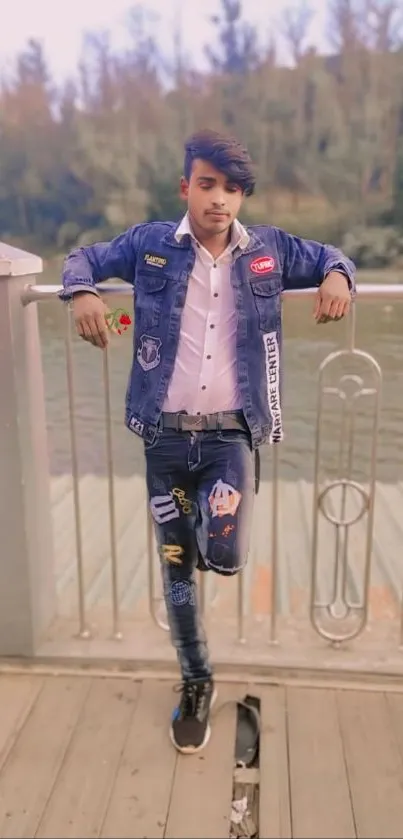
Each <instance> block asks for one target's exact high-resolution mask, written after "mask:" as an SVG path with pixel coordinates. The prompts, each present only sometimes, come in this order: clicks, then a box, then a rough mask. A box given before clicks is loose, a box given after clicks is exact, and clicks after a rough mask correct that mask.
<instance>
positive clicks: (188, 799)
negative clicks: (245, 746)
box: [165, 685, 245, 839]
mask: <svg viewBox="0 0 403 839" xmlns="http://www.w3.org/2000/svg"><path fill="white" fill-rule="evenodd" d="M219 690H220V693H219V697H218V700H217V710H216V711H215V713H213V715H212V733H211V738H210V742H209V743H208V745H207V746H206V748H205V749H204V750H203V751H202V752H201V753H200V754H196V755H181V754H179V755H178V758H177V763H176V771H175V778H174V786H173V790H172V798H171V806H170V808H169V814H168V821H167V826H166V831H165V837H166V839H185V838H186V839H188V837H189V836H190V837H192V839H228V836H229V829H230V815H231V801H232V779H233V769H234V756H235V755H234V753H235V734H236V699H238V698H241V697H242V696H244V695H245V685H238V686H235V685H234V686H229V685H228V686H223V687H221V685H220V687H219ZM227 702H228V704H227V705H225V707H221V706H222V705H223V703H227Z"/></svg>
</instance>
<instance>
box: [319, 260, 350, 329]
mask: <svg viewBox="0 0 403 839" xmlns="http://www.w3.org/2000/svg"><path fill="white" fill-rule="evenodd" d="M350 306H351V292H350V289H349V285H348V280H347V277H345V276H344V274H340V273H339V272H338V271H331V272H330V274H328V275H327V277H326V279H325V280H323V283H322V284H321V286H320V287H319V288H318V293H317V295H316V299H315V308H314V312H313V315H314V318H315V320H316V322H317V323H327V321H329V320H340V318H343V317H344V316H345V315H347V314H348V313H349V311H350Z"/></svg>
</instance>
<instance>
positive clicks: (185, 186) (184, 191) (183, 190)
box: [179, 175, 189, 201]
mask: <svg viewBox="0 0 403 839" xmlns="http://www.w3.org/2000/svg"><path fill="white" fill-rule="evenodd" d="M179 194H180V197H181V198H183V200H184V201H187V200H188V196H189V183H188V181H187V180H186V178H185V177H184V176H183V175H182V177H181V180H180V190H179Z"/></svg>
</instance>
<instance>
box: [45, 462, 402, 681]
mask: <svg viewBox="0 0 403 839" xmlns="http://www.w3.org/2000/svg"><path fill="white" fill-rule="evenodd" d="M115 496H116V517H117V522H116V525H117V556H118V587H119V610H120V621H121V628H122V631H123V641H122V642H120V644H119V645H116V642H112V643H111V632H112V606H111V602H112V600H111V547H110V529H109V514H108V484H107V480H106V478H101V477H96V476H94V475H86V476H85V477H83V478H82V480H81V482H80V502H81V522H82V532H83V553H84V578H85V603H86V617H87V622H88V626H89V628H90V630H91V633H92V636H93V640H90V641H83V640H82V639H80V640H77V639H76V638H75V637H74V636H75V635H76V633H77V629H78V621H77V601H78V596H77V558H76V545H75V529H74V511H73V495H72V480H71V476H62V477H59V478H54V479H53V480H52V513H53V522H54V536H55V568H56V577H57V591H58V618H57V620H56V621H55V623H54V624H53V626H52V627H51V628H50V630H49V633H48V634H47V637H46V639H45V643H44V647H43V654H44V655H45V656H46V655H52V656H56V657H57V656H58V657H60V656H63V655H64V654H66V655H68V656H73V657H78V658H82V657H85V656H87V657H89V658H99V657H101V658H102V657H103V658H104V659H105V658H107V659H114V658H121V659H127V660H133V659H137V660H141V661H142V662H143V661H144V659H145V658H147V657H148V658H149V660H150V661H154V662H155V661H159V662H160V663H161V662H162V661H167V662H171V663H172V662H174V661H175V658H174V655H173V653H172V650H171V647H170V644H169V641H168V639H167V637H166V633H164V632H163V631H162V630H161V629H159V628H157V627H156V626H155V625H154V624H153V623H152V622H151V620H150V617H149V603H148V570H147V569H148V563H147V539H146V498H145V490H144V479H143V475H141V474H137V475H134V476H133V477H131V478H124V477H116V478H115ZM271 500H272V485H271V483H269V482H263V483H262V485H261V489H260V492H259V494H258V496H257V498H256V503H255V513H254V524H253V529H252V544H251V548H250V555H249V561H248V565H247V569H246V571H245V573H244V581H243V583H244V592H243V602H244V621H243V630H244V635H245V636H246V639H247V641H248V642H250V643H248V644H246V645H245V644H244V645H240V644H239V643H238V642H237V637H238V634H239V633H238V629H239V627H238V626H237V608H238V603H239V596H238V584H239V578H238V577H237V578H236V579H233V580H228V579H226V578H219V577H217V576H216V575H213V574H208V575H204V576H205V583H206V592H205V594H206V610H205V619H206V622H207V629H208V632H209V638H210V639H211V643H212V648H213V654H214V657H215V660H216V661H220V660H222V661H224V660H227V661H229V662H231V663H233V662H234V661H235V660H237V661H238V662H239V663H240V664H242V663H245V662H246V663H251V662H252V661H254V662H255V663H257V664H259V665H262V666H263V665H266V666H267V665H268V664H271V663H274V664H278V663H279V661H281V662H282V663H286V664H287V665H289V666H294V665H297V664H298V663H299V664H300V665H302V666H304V667H309V666H311V665H312V666H317V665H318V663H319V660H321V666H325V667H326V668H328V667H330V669H332V668H333V667H334V666H338V667H342V668H343V667H345V666H347V667H350V670H351V671H354V670H356V669H357V667H358V669H359V670H360V671H362V670H363V669H365V667H366V666H367V664H368V663H369V662H370V659H371V655H372V653H373V652H374V650H375V658H376V667H377V668H378V670H379V669H381V670H382V671H383V672H394V673H399V674H402V675H403V656H402V651H401V649H399V625H400V601H401V595H402V591H403V572H402V563H401V552H402V545H403V517H402V515H401V511H402V509H403V484H401V483H394V484H382V483H378V485H377V492H376V504H375V530H374V540H373V549H372V559H371V563H372V572H371V585H370V596H369V624H368V628H367V629H366V630H365V631H364V633H363V634H362V635H361V636H360V638H358V639H357V641H355V642H353V643H352V644H350V645H348V646H347V648H344V649H343V650H342V651H339V654H338V657H337V656H336V657H335V652H334V650H332V649H331V648H330V647H329V645H328V644H327V642H326V641H324V640H323V639H322V638H320V637H319V636H318V635H317V634H316V633H315V632H314V630H313V629H312V627H311V626H310V623H309V618H308V613H309V591H310V577H311V571H310V569H311V544H312V537H311V534H312V500H313V487H312V484H309V483H307V482H306V481H302V480H300V481H280V484H279V539H278V579H277V613H278V630H279V632H278V634H279V640H280V642H282V641H285V642H286V643H285V646H284V644H283V643H282V644H281V648H280V650H279V649H278V648H275V647H273V646H270V645H269V644H268V641H269V639H270V616H271V605H272V585H273V568H272V564H271V533H272V520H271ZM359 503H360V502H359V497H358V495H355V496H353V495H351V496H350V497H349V502H348V505H347V511H346V512H347V515H350V513H351V514H352V513H355V512H356V511H357V509H358V505H359ZM337 504H338V500H337V497H335V496H333V498H332V499H331V508H332V510H333V512H336V510H337ZM365 539H366V517H364V519H362V520H361V521H359V522H358V523H357V524H355V525H354V526H353V527H352V528H351V532H350V538H349V544H348V556H349V567H348V572H347V595H348V597H349V598H350V599H351V600H352V601H355V602H356V601H357V600H359V599H360V597H361V592H362V580H363V566H364V556H365ZM334 555H335V528H334V527H333V526H332V525H330V524H329V523H328V522H327V521H326V520H324V519H323V518H322V519H321V521H320V527H319V546H318V557H319V565H318V592H319V595H320V597H321V598H323V599H324V600H327V599H329V596H330V584H331V581H332V579H333V568H334ZM155 575H156V581H157V589H156V596H157V598H158V597H159V596H161V590H160V585H159V569H158V561H157V560H156V562H155ZM159 613H160V615H161V617H164V611H163V607H162V604H161V609H160V610H159ZM94 639H95V640H94ZM286 648H287V649H288V650H289V651H290V650H291V653H290V654H288V653H287V654H286V653H285V649H286ZM371 651H372V652H371ZM368 655H369V658H368ZM371 662H372V663H371V668H372V666H373V665H374V660H373V657H372V659H371Z"/></svg>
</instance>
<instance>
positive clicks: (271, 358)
mask: <svg viewBox="0 0 403 839" xmlns="http://www.w3.org/2000/svg"><path fill="white" fill-rule="evenodd" d="M263 344H264V350H265V364H266V384H267V401H268V405H269V411H270V416H271V421H272V428H271V432H270V437H269V441H270V443H280V442H281V440H282V439H283V437H284V434H283V420H282V416H281V404H280V352H279V348H278V340H277V333H276V332H266V333H265V335H263Z"/></svg>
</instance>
